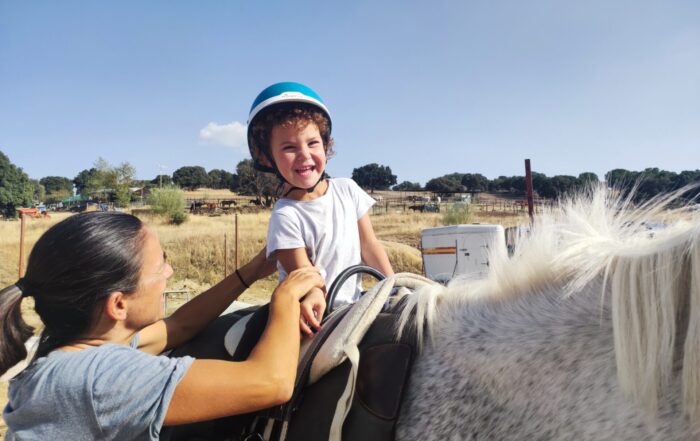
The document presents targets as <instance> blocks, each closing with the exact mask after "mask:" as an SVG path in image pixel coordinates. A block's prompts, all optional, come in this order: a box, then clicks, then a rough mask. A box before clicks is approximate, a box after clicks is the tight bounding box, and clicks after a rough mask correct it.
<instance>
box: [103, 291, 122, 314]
mask: <svg viewBox="0 0 700 441" xmlns="http://www.w3.org/2000/svg"><path fill="white" fill-rule="evenodd" d="M126 304H127V302H126V299H125V296H124V293H122V292H120V291H115V292H113V293H111V294H110V295H109V296H108V297H107V300H105V304H104V313H105V315H106V316H107V317H109V318H110V319H112V320H114V321H123V320H126V317H127V307H126Z"/></svg>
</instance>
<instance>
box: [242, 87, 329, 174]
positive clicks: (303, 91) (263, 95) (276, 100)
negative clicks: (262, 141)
mask: <svg viewBox="0 0 700 441" xmlns="http://www.w3.org/2000/svg"><path fill="white" fill-rule="evenodd" d="M294 102H296V103H306V104H311V105H313V106H316V107H318V108H319V109H320V110H322V111H323V112H324V113H325V114H326V118H328V129H329V132H330V129H331V114H330V112H329V111H328V108H327V107H326V105H325V104H324V102H323V100H322V99H321V97H320V96H319V95H318V94H317V93H316V92H314V91H313V89H311V88H310V87H308V86H305V85H303V84H301V83H293V82H284V83H276V84H273V85H272V86H268V87H266V88H265V89H264V90H263V91H262V92H260V93H259V94H258V96H257V97H256V98H255V101H253V105H252V106H251V107H250V113H249V114H248V149H249V150H250V156H251V157H252V158H253V165H254V167H255V168H256V169H258V170H260V171H264V172H268V173H275V169H273V168H271V167H268V166H266V165H264V164H262V163H261V162H260V157H261V155H265V156H267V155H268V152H261V151H259V150H258V149H257V148H256V146H255V145H254V143H253V139H252V133H251V127H252V125H253V122H254V121H255V117H257V116H258V115H260V113H261V112H262V111H263V110H265V109H269V108H270V107H273V106H275V105H278V104H282V103H294ZM267 159H268V161H269V162H270V163H273V161H272V158H270V157H268V158H267Z"/></svg>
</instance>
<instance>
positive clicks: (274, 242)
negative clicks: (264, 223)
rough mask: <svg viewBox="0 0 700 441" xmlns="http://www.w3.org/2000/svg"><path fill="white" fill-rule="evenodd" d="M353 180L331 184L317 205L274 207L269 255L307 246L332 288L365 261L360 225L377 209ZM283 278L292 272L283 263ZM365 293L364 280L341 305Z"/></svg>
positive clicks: (345, 291) (348, 290)
mask: <svg viewBox="0 0 700 441" xmlns="http://www.w3.org/2000/svg"><path fill="white" fill-rule="evenodd" d="M374 202H375V201H374V199H372V198H371V197H370V196H369V195H368V194H367V193H365V191H364V190H362V189H361V188H360V187H359V186H358V185H357V184H356V183H355V181H353V180H352V179H348V178H335V179H329V180H328V191H326V194H324V195H323V196H321V197H319V198H317V199H314V200H312V201H295V200H292V199H287V198H282V199H280V200H278V201H277V203H276V204H275V206H274V208H273V209H272V217H271V218H270V226H269V228H268V230H267V255H268V256H269V255H271V254H272V253H273V252H275V251H276V250H287V249H294V248H305V249H306V254H307V256H308V257H309V260H310V261H311V263H312V264H313V265H314V266H316V267H318V268H320V269H321V274H322V275H323V277H324V279H325V281H326V288H327V289H328V288H330V286H331V283H333V281H334V280H335V278H336V277H337V276H338V274H340V272H341V271H343V270H344V269H346V268H348V267H349V266H352V265H357V264H359V263H361V262H362V256H361V249H360V231H359V229H358V226H357V221H358V220H359V219H360V218H361V217H362V216H364V215H365V213H367V210H369V208H370V207H371V206H372V205H374ZM277 268H278V269H279V272H280V280H284V279H285V278H286V277H287V272H286V271H285V270H284V268H282V265H281V264H280V263H279V262H278V263H277ZM361 291H362V285H361V279H360V277H359V276H357V277H355V281H353V280H352V278H350V279H348V281H347V282H346V283H345V284H344V285H343V286H342V288H341V289H340V291H339V292H338V294H337V296H336V302H335V306H339V305H343V304H346V303H351V302H354V301H355V300H357V299H358V298H359V296H360V292H361Z"/></svg>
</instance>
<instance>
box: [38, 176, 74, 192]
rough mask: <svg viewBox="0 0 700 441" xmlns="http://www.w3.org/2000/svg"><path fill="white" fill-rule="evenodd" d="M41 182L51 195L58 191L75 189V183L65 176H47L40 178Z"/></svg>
mask: <svg viewBox="0 0 700 441" xmlns="http://www.w3.org/2000/svg"><path fill="white" fill-rule="evenodd" d="M39 183H40V184H41V185H43V186H44V189H45V190H46V193H47V194H49V195H50V194H52V193H55V192H58V191H69V192H70V191H73V183H72V182H71V180H70V179H68V178H64V177H63V176H46V177H43V178H41V179H39Z"/></svg>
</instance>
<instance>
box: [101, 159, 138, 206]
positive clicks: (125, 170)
mask: <svg viewBox="0 0 700 441" xmlns="http://www.w3.org/2000/svg"><path fill="white" fill-rule="evenodd" d="M106 173H107V174H106V176H107V177H108V178H109V180H110V182H109V184H111V185H110V186H111V187H112V188H113V189H114V194H115V199H116V201H115V202H116V203H117V205H118V206H120V207H128V206H129V204H130V203H131V186H132V185H133V181H134V176H135V175H136V169H135V168H134V166H133V165H131V164H129V163H128V162H122V163H121V164H119V165H118V166H117V167H113V168H111V169H110V170H109V171H107V172H106Z"/></svg>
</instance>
